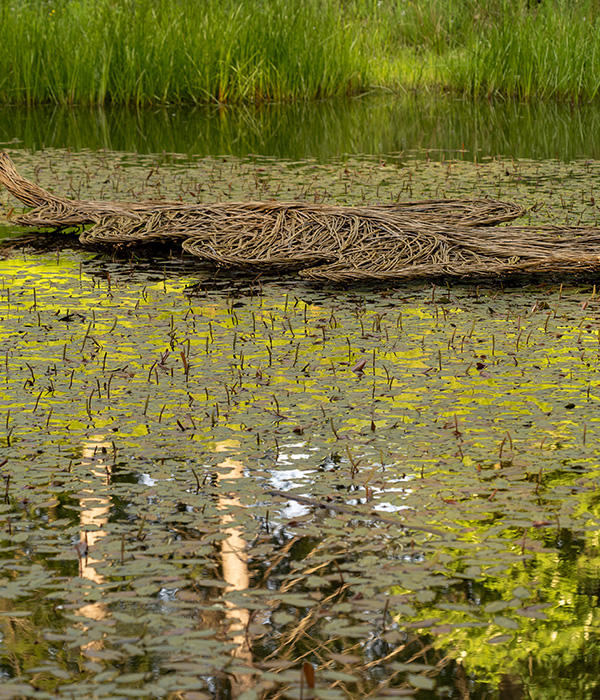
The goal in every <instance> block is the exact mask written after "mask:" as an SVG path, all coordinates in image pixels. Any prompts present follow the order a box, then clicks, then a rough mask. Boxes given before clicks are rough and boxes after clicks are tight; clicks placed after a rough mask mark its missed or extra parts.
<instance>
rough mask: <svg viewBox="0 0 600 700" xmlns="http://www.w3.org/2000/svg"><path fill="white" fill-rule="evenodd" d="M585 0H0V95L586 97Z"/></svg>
mask: <svg viewBox="0 0 600 700" xmlns="http://www.w3.org/2000/svg"><path fill="white" fill-rule="evenodd" d="M599 29H600V10H599V9H598V6H597V4H596V3H595V2H593V0H541V2H539V3H537V2H532V1H531V0H514V1H513V0H490V1H489V2H484V1H483V0H422V1H421V2H405V1H401V0H391V1H390V2H374V1H373V0H347V1H346V2H343V3H342V2H338V1H337V0H306V1H305V2H302V3H298V2H293V0H265V1H264V2H261V3H257V2H254V1H253V0H205V1H204V2H202V3H198V2H194V1H193V0H178V1H177V2H170V1H168V0H94V1H92V0H50V1H49V2H27V1H26V0H14V2H12V3H0V65H2V66H4V67H5V70H4V71H3V72H2V75H1V76H0V102H1V103H26V104H40V103H62V104H105V103H118V104H133V105H145V104H157V103H163V104H164V103H168V104H174V103H179V104H183V103H204V102H217V103H235V102H243V101H246V102H250V101H253V102H257V101H258V102H260V101H265V100H270V101H273V100H275V101H277V100H279V101H280V100H294V99H295V100H298V99H302V100H304V99H314V98H323V97H335V96H343V95H353V94H357V93H361V92H365V91H369V90H373V89H380V88H384V89H386V90H392V91H404V90H407V89H412V88H428V89H440V88H442V89H446V90H452V91H455V92H461V93H464V94H468V95H472V96H483V95H486V96H489V95H493V94H502V95H515V96H518V97H521V98H531V97H534V96H537V97H547V98H563V97H564V98H570V99H593V98H595V97H596V96H597V94H598V88H599V85H600V79H599V78H598V75H600V31H599Z"/></svg>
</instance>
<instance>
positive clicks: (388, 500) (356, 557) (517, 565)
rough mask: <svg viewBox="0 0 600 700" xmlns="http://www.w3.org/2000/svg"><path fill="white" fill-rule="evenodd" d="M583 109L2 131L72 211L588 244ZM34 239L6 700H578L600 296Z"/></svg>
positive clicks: (7, 312)
mask: <svg viewBox="0 0 600 700" xmlns="http://www.w3.org/2000/svg"><path fill="white" fill-rule="evenodd" d="M594 114H595V113H594V112H593V110H591V109H590V110H589V111H582V112H577V113H571V112H570V110H569V109H568V108H564V107H559V106H556V105H551V106H545V107H533V106H519V105H504V104H502V105H484V106H479V107H477V108H476V107H474V106H472V105H465V104H463V103H457V102H444V103H443V104H440V103H426V104H420V103H419V102H418V101H415V100H405V101H397V100H387V99H381V100H378V101H376V102H372V103H368V102H366V101H357V102H353V103H350V104H344V105H337V104H334V103H331V104H322V105H317V106H316V107H314V108H309V107H304V106H301V107H298V106H294V107H283V106H276V107H270V108H268V109H266V110H265V111H260V112H255V111H252V110H245V111H244V110H242V111H239V112H233V111H231V112H230V111H226V112H223V111H221V112H219V111H217V110H215V111H212V112H208V113H206V112H205V113H200V112H187V113H186V112H177V113H175V114H172V113H169V112H167V111H161V112H156V113H149V112H148V113H141V114H140V113H136V114H128V115H127V116H126V117H125V116H124V113H123V112H118V113H117V112H114V113H113V112H110V111H109V112H86V113H83V114H82V113H73V112H68V111H48V112H45V111H36V112H30V113H28V112H26V111H20V110H9V109H4V110H3V111H2V112H0V135H1V140H3V141H7V142H11V143H10V148H11V154H12V155H13V157H14V159H15V162H16V163H17V165H18V167H19V168H20V169H21V170H22V171H23V173H24V174H25V175H27V176H29V177H32V178H37V179H38V180H39V181H40V183H41V184H42V185H43V186H46V187H51V188H53V189H54V190H55V191H57V192H59V191H60V192H63V193H69V194H70V195H71V196H78V197H81V198H94V197H100V196H101V197H105V198H113V199H119V198H130V199H131V198H135V199H137V198H148V197H150V196H167V197H173V198H179V197H181V198H182V199H185V200H186V201H187V200H191V201H195V200H203V201H209V200H211V199H221V200H226V199H240V198H246V199H247V198H253V199H256V198H263V199H268V198H270V197H278V198H298V197H302V198H308V199H314V200H315V201H338V202H341V201H343V202H356V203H358V202H363V201H390V200H393V199H395V198H397V197H398V196H401V197H402V198H407V197H409V196H412V197H413V198H420V197H430V196H436V195H439V194H441V195H442V196H449V197H464V196H467V195H468V196H480V195H485V194H488V195H493V196H502V197H505V198H510V199H515V200H517V201H520V202H522V203H526V204H527V203H528V204H529V205H531V204H532V203H533V202H535V203H536V205H537V206H536V209H535V211H533V212H531V214H530V216H531V218H532V219H533V220H540V221H552V222H557V221H560V222H561V223H562V222H564V221H570V222H571V223H572V222H573V221H581V222H582V223H588V224H593V223H595V221H596V218H597V215H598V212H597V208H596V202H595V196H594V188H595V186H596V183H597V176H598V172H597V166H596V164H595V163H594V162H593V160H592V159H594V158H595V157H597V154H596V150H597V146H596V144H595V141H594V139H595V134H597V133H598V130H597V129H594V128H593V124H594V120H595V119H596V118H597V116H594ZM494 120H495V121H494ZM544 120H545V121H544ZM541 124H542V126H540V125H541ZM15 138H18V139H20V141H18V142H13V141H12V140H13V139H15ZM67 149H68V150H67ZM98 149H107V150H105V151H102V152H98ZM163 152H165V153H166V154H169V155H161V154H163ZM428 153H429V155H430V158H429V160H428V158H427V155H428ZM156 154H158V155H156ZM249 154H255V155H254V156H251V155H249ZM497 155H502V156H503V157H502V158H495V156H497ZM216 156H221V158H217V157H216ZM476 156H477V158H476ZM223 157H225V160H223ZM516 159H520V160H518V161H517V160H516ZM442 161H443V162H442ZM475 161H477V162H475ZM0 197H1V198H2V203H4V204H6V205H12V206H17V203H16V202H15V201H14V200H10V199H9V198H8V197H7V195H6V193H1V194H0ZM2 226H3V234H4V236H9V237H11V238H12V237H14V236H15V235H16V233H17V232H16V231H15V230H14V228H12V227H11V226H10V224H9V223H8V222H6V221H3V222H2ZM57 248H58V249H57V250H54V251H53V252H47V251H46V252H35V251H34V250H32V249H31V248H25V249H19V248H17V249H8V248H6V249H4V255H5V257H4V259H3V260H2V261H0V270H1V273H2V285H1V289H0V338H1V346H0V362H1V365H2V374H1V376H0V449H1V454H0V464H1V466H0V476H1V479H2V480H1V481H0V492H1V493H0V500H1V501H2V502H1V503H0V533H1V534H0V681H2V682H1V683H0V697H11V698H13V697H17V698H20V697H24V698H31V697H39V698H58V697H60V698H92V697H93V698H103V699H108V698H130V697H142V698H155V697H160V698H172V699H175V698H185V699H186V700H198V699H201V698H211V697H212V698H235V699H238V698H241V699H242V700H250V699H251V698H264V699H265V700H267V698H269V699H275V698H301V697H303V698H309V697H317V698H323V699H327V698H332V699H337V698H356V699H358V698H367V697H368V698H387V697H412V698H418V699H419V700H433V699H434V698H444V697H446V698H460V699H461V700H466V699H467V698H471V699H473V700H484V699H485V700H492V699H494V700H496V699H502V700H518V699H520V698H524V697H531V698H540V699H541V698H550V697H552V698H555V697H557V695H558V696H560V697H561V698H569V699H571V698H572V699H573V700H581V699H586V700H587V699H588V698H589V699H590V700H592V698H596V697H598V693H599V689H600V686H599V684H598V678H599V675H598V671H599V670H600V669H599V661H600V658H599V657H600V645H599V643H598V629H599V627H598V624H599V617H598V595H599V592H600V571H599V567H600V542H599V536H598V523H599V517H600V501H599V499H598V479H599V476H600V472H599V469H598V454H599V439H600V424H599V419H598V415H597V407H598V401H599V400H600V383H599V381H598V371H597V370H598V362H599V359H600V343H599V339H600V298H599V295H598V291H597V289H596V287H595V280H594V279H577V278H570V279H564V280H563V279H536V280H525V281H524V280H520V281H513V282H504V283H499V282H486V283H484V284H480V285H467V284H463V285H461V284H457V283H453V284H452V285H449V286H444V285H441V286H437V287H436V286H433V285H431V284H427V285H425V284H423V285H419V284H413V285H410V286H403V287H402V288H392V289H381V288H378V289H374V288H366V287H361V288H349V289H335V288H325V289H322V288H318V287H314V286H312V287H311V286H307V285H305V284H303V283H301V282H300V281H299V280H297V279H295V278H293V277H291V278H287V279H258V280H257V279H256V278H254V279H252V278H250V279H248V278H246V279H244V278H235V279H234V278H227V277H223V276H217V277H216V278H215V275H214V272H213V271H210V270H206V269H202V268H198V267H196V266H195V265H194V264H193V263H190V262H189V261H181V260H179V259H177V258H168V257H162V258H156V257H153V258H149V257H147V256H145V255H144V254H143V251H136V252H135V254H134V255H131V254H130V255H127V256H126V257H125V258H124V259H119V260H113V259H111V257H110V256H106V255H96V254H94V253H90V252H89V251H82V250H78V249H74V250H70V249H68V248H67V249H64V248H63V247H62V246H58V247H57ZM362 360H364V361H365V362H364V370H363V371H356V370H355V368H356V366H357V363H359V361H362ZM304 664H309V665H310V668H312V669H314V670H315V683H314V685H315V688H314V689H312V688H309V685H312V683H310V681H311V673H310V670H309V667H308V666H306V667H305V671H304V672H303V671H302V669H303V665H304Z"/></svg>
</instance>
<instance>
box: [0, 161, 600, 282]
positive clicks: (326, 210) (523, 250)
mask: <svg viewBox="0 0 600 700" xmlns="http://www.w3.org/2000/svg"><path fill="white" fill-rule="evenodd" d="M0 184H1V185H3V186H4V187H5V188H6V189H7V190H8V191H9V192H11V194H13V195H14V196H15V197H17V198H18V199H19V200H21V201H22V202H23V203H24V204H25V205H27V206H28V207H32V209H31V211H29V212H28V213H27V214H25V215H23V216H20V217H18V218H17V219H16V223H18V224H22V225H27V226H35V227H38V228H44V227H52V228H59V229H60V228H66V227H72V226H85V225H90V224H91V226H90V227H89V228H86V229H84V230H83V232H82V233H81V236H80V239H81V241H82V242H83V243H85V244H86V245H87V246H90V247H94V248H99V247H107V246H112V247H117V248H122V247H125V246H131V245H144V244H168V245H174V244H175V245H180V246H181V248H182V250H183V251H184V252H186V253H188V254H191V255H194V256H196V257H197V258H199V259H201V260H203V261H205V262H207V263H210V264H213V265H215V266H219V267H228V268H241V269H244V268H245V269H248V270H269V269H271V270H272V269H282V270H283V269H285V270H299V271H300V272H299V274H300V275H301V276H302V277H304V278H306V279H311V280H321V281H333V282H350V281H358V280H384V281H388V280H389V281H392V280H406V279H414V278H426V277H439V276H457V277H461V278H469V277H479V276H485V277H489V276H493V275H507V274H514V273H534V272H545V273H560V272H581V271H591V270H596V269H598V268H600V229H598V228H581V227H552V226H544V227H532V226H502V227H500V228H493V226H495V225H497V224H500V223H506V222H509V221H512V220H514V219H516V218H517V217H519V216H521V215H522V214H523V213H524V210H523V208H522V207H520V206H518V205H515V204H511V203H505V202H499V201H495V200H491V199H472V200H428V201H421V202H406V203H399V204H393V205H378V206H369V207H346V206H326V205H314V204H308V203H302V202H287V203H282V202H240V203H236V202H227V203H218V204H193V205H185V204H180V203H174V202H160V203H157V202H143V203H121V202H92V201H74V200H69V199H66V198H62V197H56V196H55V195H53V194H51V193H50V192H47V191H46V190H44V189H42V188H41V187H38V186H37V185H36V184H34V183H32V182H30V181H28V180H26V179H25V178H23V177H21V176H20V175H19V173H18V172H17V171H16V169H15V167H14V165H13V163H12V161H11V160H10V158H9V157H8V155H7V154H5V153H0Z"/></svg>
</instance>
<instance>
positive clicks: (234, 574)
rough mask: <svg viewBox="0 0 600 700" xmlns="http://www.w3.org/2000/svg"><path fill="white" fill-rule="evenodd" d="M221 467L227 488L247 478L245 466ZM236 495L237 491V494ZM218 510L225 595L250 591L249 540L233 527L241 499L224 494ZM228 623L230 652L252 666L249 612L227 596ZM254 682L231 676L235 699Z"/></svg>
mask: <svg viewBox="0 0 600 700" xmlns="http://www.w3.org/2000/svg"><path fill="white" fill-rule="evenodd" d="M219 467H221V468H222V469H226V470H227V471H220V472H219V474H218V476H217V479H218V481H219V482H220V483H221V484H222V486H223V487H224V488H226V486H227V481H228V480H238V479H241V478H242V477H243V475H244V465H243V464H242V463H241V462H239V461H237V460H235V459H230V458H227V459H225V460H223V461H222V462H221V463H220V464H219ZM234 493H235V491H234ZM218 503H219V505H218V507H219V510H222V511H224V512H223V514H222V516H221V531H222V532H224V533H225V534H226V535H227V536H226V537H225V538H224V539H223V540H221V545H220V547H221V570H222V573H223V579H224V580H225V582H226V583H227V587H226V588H225V589H224V593H225V596H227V594H228V593H231V592H232V591H246V590H248V588H250V571H249V568H248V552H247V544H246V540H245V539H244V538H243V536H242V533H243V531H242V529H241V528H240V527H236V526H235V525H233V523H234V522H235V512H236V511H237V510H239V509H240V508H243V506H242V503H241V501H240V499H239V498H238V497H237V496H235V495H229V494H224V495H222V496H219V498H218ZM225 608H226V609H225V620H226V624H227V627H228V636H229V637H230V639H231V641H232V643H233V645H234V646H233V649H232V651H231V654H232V656H233V657H234V658H235V659H239V660H240V661H242V662H244V663H245V664H247V665H248V666H250V667H251V666H252V649H251V646H250V641H249V636H248V627H249V626H250V610H248V609H247V608H241V607H239V606H238V605H237V604H236V603H234V602H233V601H232V600H230V599H228V598H227V597H225ZM254 685H255V682H254V680H253V678H252V676H251V675H250V673H240V672H239V671H234V672H233V673H231V690H232V697H234V698H235V697H238V695H239V694H240V693H242V692H244V691H246V690H250V689H251V688H252V687H253V686H254Z"/></svg>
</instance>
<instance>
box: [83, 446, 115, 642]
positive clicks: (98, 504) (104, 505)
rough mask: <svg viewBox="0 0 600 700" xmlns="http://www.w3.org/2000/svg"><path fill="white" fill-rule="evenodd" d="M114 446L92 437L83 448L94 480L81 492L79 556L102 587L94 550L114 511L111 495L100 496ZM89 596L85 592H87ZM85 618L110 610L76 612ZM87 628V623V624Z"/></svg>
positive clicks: (86, 573)
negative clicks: (98, 493) (97, 493)
mask: <svg viewBox="0 0 600 700" xmlns="http://www.w3.org/2000/svg"><path fill="white" fill-rule="evenodd" d="M109 447H110V443H109V442H105V441H104V438H103V436H92V437H90V440H89V442H87V443H86V444H85V445H84V447H83V453H82V460H81V466H83V467H87V468H88V469H89V475H90V476H91V477H92V479H93V481H91V482H90V483H89V486H88V487H87V488H84V489H82V490H81V496H80V500H79V505H80V507H81V515H80V524H81V534H80V540H79V543H78V544H77V545H76V548H75V549H76V551H77V554H78V556H79V576H80V577H81V578H82V579H87V580H88V581H90V583H91V584H93V586H94V587H95V586H99V585H100V584H102V583H104V581H105V580H106V579H105V577H104V576H103V575H102V574H100V573H98V571H97V570H96V565H97V564H98V563H100V561H101V560H100V559H96V558H95V555H94V550H95V548H96V546H97V544H98V542H99V541H100V540H101V539H102V538H103V537H104V536H105V535H106V531H105V530H104V529H103V528H104V527H105V526H106V524H107V523H108V517H109V512H110V499H109V498H108V497H107V496H97V495H96V491H97V488H96V486H97V484H98V483H99V482H100V481H101V480H102V481H103V482H104V483H106V481H107V479H110V474H111V468H110V465H109V464H108V462H107V461H106V459H105V457H104V455H106V454H107V452H108V449H109ZM84 595H85V593H84ZM76 614H77V615H80V616H81V617H87V618H89V619H90V620H94V621H99V620H103V619H105V617H106V616H107V609H106V605H105V604H104V603H101V602H98V603H88V604H86V605H83V606H82V607H81V608H79V609H78V610H77V612H76ZM83 627H84V629H86V626H85V624H84V625H83ZM103 646H104V643H103V641H102V640H101V639H99V640H92V641H90V642H88V643H87V644H84V645H82V646H81V649H82V651H84V650H86V649H101V648H102V647H103Z"/></svg>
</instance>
